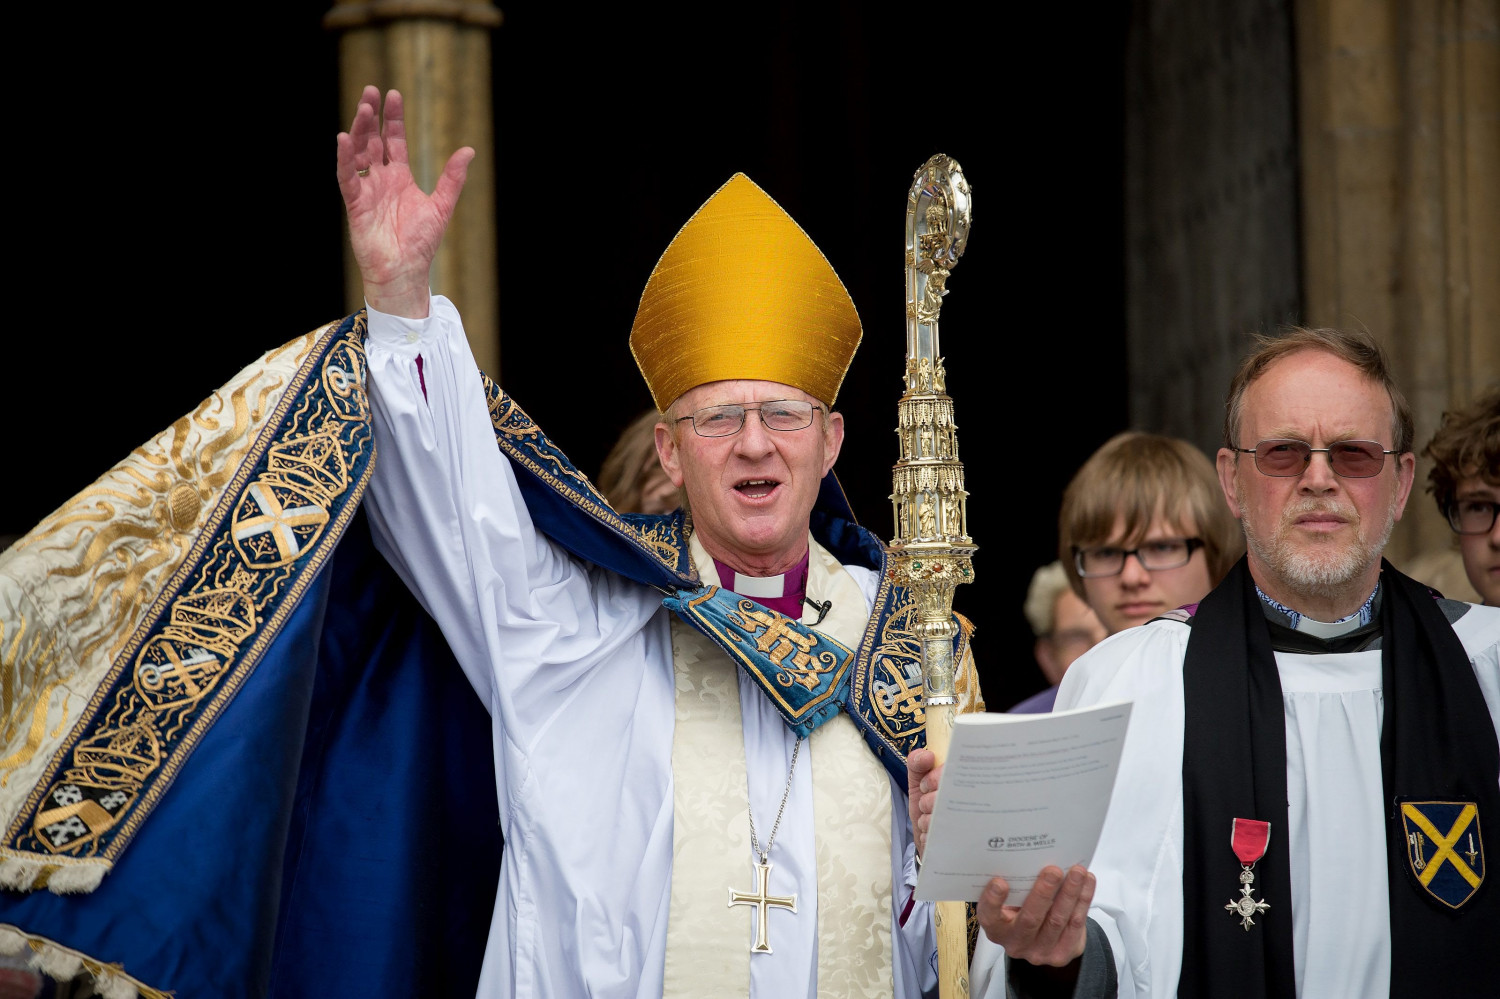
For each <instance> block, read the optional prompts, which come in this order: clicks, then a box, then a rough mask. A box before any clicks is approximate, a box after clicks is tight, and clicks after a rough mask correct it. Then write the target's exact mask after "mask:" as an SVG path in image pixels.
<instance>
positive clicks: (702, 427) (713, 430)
mask: <svg viewBox="0 0 1500 999" xmlns="http://www.w3.org/2000/svg"><path fill="white" fill-rule="evenodd" d="M822 408H823V407H822V406H819V405H816V404H814V403H811V402H803V401H802V400H801V399H772V400H771V401H770V402H762V403H759V404H757V405H754V406H742V405H732V406H709V407H708V408H707V409H700V410H698V411H697V412H696V413H692V414H691V415H688V416H680V417H678V418H677V422H678V423H681V422H682V421H684V420H692V421H693V430H694V432H695V433H697V435H698V436H699V437H732V436H734V435H735V434H737V433H739V432H740V430H741V428H743V427H744V426H745V414H746V413H759V414H760V422H761V423H764V424H765V425H766V429H767V430H781V431H788V430H803V429H806V428H807V427H809V426H811V425H812V418H813V413H815V412H816V411H818V410H820V409H822Z"/></svg>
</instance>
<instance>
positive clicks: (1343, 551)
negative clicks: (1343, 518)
mask: <svg viewBox="0 0 1500 999" xmlns="http://www.w3.org/2000/svg"><path fill="white" fill-rule="evenodd" d="M1236 499H1238V500H1239V504H1240V508H1241V509H1244V507H1245V500H1244V496H1243V495H1237V496H1236ZM1317 509H1327V507H1326V505H1318V504H1305V505H1300V506H1297V507H1294V508H1292V509H1291V510H1289V511H1287V512H1286V513H1285V514H1284V515H1283V517H1282V528H1283V529H1284V528H1286V527H1289V526H1290V521H1291V520H1292V519H1293V518H1295V517H1296V516H1298V515H1300V514H1302V513H1304V512H1309V511H1311V510H1317ZM1338 512H1340V513H1343V514H1345V515H1348V514H1354V515H1355V516H1358V513H1357V511H1355V510H1354V509H1353V508H1352V507H1349V508H1345V507H1342V506H1340V507H1339V508H1338ZM1240 526H1241V527H1243V528H1244V530H1245V547H1246V548H1248V549H1249V550H1250V553H1251V554H1252V555H1254V556H1255V557H1256V558H1257V559H1259V560H1260V561H1261V562H1262V563H1263V564H1264V565H1265V566H1266V567H1267V568H1268V569H1270V570H1271V572H1272V573H1274V574H1275V575H1276V576H1277V577H1278V578H1280V579H1282V580H1284V581H1285V583H1286V584H1287V587H1288V588H1289V589H1291V590H1292V591H1293V592H1294V593H1303V594H1306V595H1308V596H1312V597H1320V598H1326V597H1331V596H1337V595H1339V594H1340V593H1342V591H1343V590H1344V589H1345V588H1346V587H1347V586H1348V585H1349V584H1350V583H1351V582H1353V581H1354V580H1356V579H1358V578H1359V577H1360V576H1361V575H1363V574H1364V573H1365V572H1366V571H1367V570H1368V569H1369V568H1370V566H1372V565H1374V564H1375V563H1376V562H1378V561H1379V560H1380V556H1381V553H1383V552H1384V551H1385V546H1386V543H1387V542H1388V541H1390V539H1391V532H1392V531H1393V530H1394V529H1395V527H1396V500H1395V498H1394V497H1392V499H1391V505H1390V508H1389V509H1388V510H1387V511H1386V517H1385V523H1384V524H1383V525H1382V527H1381V532H1380V538H1379V539H1378V540H1377V541H1376V542H1375V543H1374V544H1371V543H1370V539H1369V538H1368V537H1367V536H1366V534H1365V528H1366V524H1365V522H1364V521H1363V520H1356V521H1355V522H1354V540H1353V541H1352V542H1351V543H1349V544H1346V545H1342V546H1340V547H1337V548H1332V547H1329V548H1322V549H1317V548H1313V549H1308V548H1299V547H1297V546H1294V545H1292V544H1291V543H1290V542H1288V541H1286V540H1285V539H1283V538H1282V537H1280V536H1279V531H1278V535H1277V536H1276V537H1272V538H1269V539H1267V538H1261V537H1258V536H1257V535H1256V533H1255V530H1254V528H1252V527H1251V525H1250V521H1249V518H1248V517H1247V518H1242V519H1241V521H1240Z"/></svg>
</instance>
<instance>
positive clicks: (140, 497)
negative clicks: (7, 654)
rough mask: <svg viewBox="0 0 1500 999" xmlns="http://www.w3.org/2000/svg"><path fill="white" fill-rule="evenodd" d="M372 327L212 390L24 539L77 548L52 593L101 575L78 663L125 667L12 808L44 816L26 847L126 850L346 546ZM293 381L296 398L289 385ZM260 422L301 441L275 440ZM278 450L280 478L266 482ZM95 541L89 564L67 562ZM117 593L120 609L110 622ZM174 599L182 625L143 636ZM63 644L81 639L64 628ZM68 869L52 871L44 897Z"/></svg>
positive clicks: (42, 877) (364, 444)
mask: <svg viewBox="0 0 1500 999" xmlns="http://www.w3.org/2000/svg"><path fill="white" fill-rule="evenodd" d="M336 327H337V324H331V325H329V326H327V327H324V328H323V329H321V330H317V331H314V332H313V333H311V334H308V335H307V336H306V337H303V338H301V339H300V340H299V341H294V342H293V344H291V345H289V346H288V347H287V348H283V349H282V350H280V351H276V352H272V353H271V354H268V355H267V359H269V358H272V357H283V358H285V357H287V355H288V353H289V352H290V354H291V355H292V357H291V359H292V360H294V361H295V363H297V364H298V365H299V366H300V365H302V364H304V363H305V361H304V359H305V358H306V356H307V353H308V352H309V351H310V350H311V349H312V348H314V347H315V346H317V344H318V343H319V342H320V341H321V340H322V338H323V337H324V336H326V335H331V334H332V333H333V331H334V330H335V329H336ZM362 329H363V326H362V323H360V322H356V324H355V328H354V330H353V331H351V333H349V334H346V336H345V337H344V338H341V341H340V342H339V343H336V344H333V345H331V346H330V347H329V349H328V351H327V353H326V354H325V355H324V357H323V358H322V359H321V361H320V364H319V369H318V370H317V371H313V372H309V373H308V374H306V375H304V374H302V373H300V372H297V371H287V370H282V371H279V372H263V371H260V370H257V371H255V372H252V373H251V375H250V376H249V377H248V378H247V379H246V381H245V383H243V384H238V385H235V386H232V387H230V388H227V389H226V390H224V391H222V392H220V393H218V394H216V395H215V396H212V397H210V399H208V400H206V401H205V402H204V403H203V404H202V405H200V406H199V407H198V409H197V410H196V411H195V412H194V413H193V414H192V416H191V417H185V418H184V419H182V420H179V421H177V423H175V424H174V425H173V427H172V429H171V430H169V431H168V432H167V433H166V434H164V435H162V436H161V437H159V438H158V439H157V440H156V441H154V442H152V443H151V444H148V445H147V446H145V447H142V448H140V449H137V450H136V451H135V452H134V453H133V454H132V455H131V457H130V458H129V459H127V461H126V462H124V463H122V464H121V465H120V466H117V467H116V469H114V470H113V471H112V472H111V473H109V474H107V475H106V476H105V477H104V478H103V479H101V480H100V483H99V484H96V488H94V489H92V490H88V491H85V492H84V493H81V494H80V495H79V497H78V498H76V499H75V501H73V502H72V503H71V504H70V505H69V506H68V507H66V508H64V510H63V511H62V512H61V513H60V514H59V515H58V516H56V517H54V518H53V519H52V520H50V521H48V522H46V523H44V524H43V525H41V527H39V528H38V529H37V530H36V531H34V532H33V533H32V534H31V535H28V537H27V538H26V539H24V540H23V544H24V545H26V546H27V547H28V548H29V549H30V550H31V551H33V552H36V551H42V552H44V553H48V554H50V553H54V552H55V553H61V555H62V557H60V558H59V557H54V558H53V559H52V561H54V562H55V563H57V565H56V567H55V568H53V569H51V570H49V573H48V577H49V579H48V583H47V586H48V587H49V590H50V588H51V587H52V586H53V583H52V582H51V580H53V579H56V578H58V577H84V579H85V580H86V582H85V584H84V585H85V587H86V589H85V590H84V591H82V592H83V593H84V595H85V596H86V597H87V600H86V606H84V608H83V609H82V610H80V611H77V612H76V613H73V614H72V615H71V616H70V617H69V618H67V620H66V621H65V622H62V623H64V624H67V625H74V624H82V625H84V626H85V627H84V628H83V629H80V630H81V631H83V637H82V638H81V639H80V640H79V641H81V643H82V653H81V654H80V653H78V652H77V651H75V653H74V659H75V660H79V661H81V659H82V657H83V656H88V657H90V661H93V662H97V658H98V653H99V650H100V648H101V646H103V645H105V644H106V643H107V644H108V645H109V646H110V650H109V655H110V659H109V662H108V663H107V664H106V672H105V674H104V675H103V676H102V677H100V678H99V679H98V680H94V681H92V682H90V683H89V685H88V687H87V688H85V689H92V690H93V691H94V692H93V695H92V697H91V698H90V700H89V703H88V705H87V707H86V708H85V709H84V714H85V716H86V717H89V718H90V721H89V725H88V726H87V727H84V726H80V727H79V729H77V730H76V731H75V733H74V734H72V735H70V736H69V740H68V741H70V742H73V743H74V744H73V745H72V748H71V752H70V751H69V749H68V745H67V742H65V743H64V744H63V746H62V747H60V748H58V749H56V750H53V749H51V748H50V747H49V757H50V759H51V760H52V762H51V763H50V764H49V766H48V768H47V770H46V771H45V772H44V773H43V774H42V775H41V779H40V780H39V781H38V782H37V783H36V784H35V785H34V787H33V788H32V790H31V792H30V794H29V795H28V796H27V798H26V800H25V802H24V803H22V805H21V808H20V810H19V812H18V813H12V815H13V816H14V817H15V818H16V819H18V820H19V819H21V818H22V817H23V816H26V817H29V819H30V821H29V823H28V825H27V827H25V828H27V829H28V830H29V833H30V836H31V842H30V843H28V842H25V837H22V838H21V839H17V836H18V834H20V833H21V831H22V829H21V828H20V827H19V822H18V823H17V824H16V825H13V826H12V827H11V829H10V831H9V832H8V834H7V836H8V842H7V846H8V847H9V848H12V849H19V850H22V851H31V850H35V849H36V848H37V847H38V846H39V847H40V848H42V849H44V850H45V851H49V852H51V853H54V854H59V855H61V854H69V855H72V856H74V857H92V856H96V855H97V856H100V857H103V858H104V859H105V860H112V859H113V858H114V857H116V856H117V855H118V854H119V852H120V851H121V850H123V848H124V846H125V844H126V842H128V837H129V836H130V834H131V833H133V832H134V830H135V829H136V828H138V826H139V824H140V822H142V821H144V818H145V816H146V815H147V814H149V812H150V809H151V807H153V806H154V804H155V803H156V801H157V800H158V799H159V797H160V795H161V794H162V793H164V790H165V788H166V787H168V786H170V782H171V780H172V778H173V776H175V774H176V772H177V770H178V769H179V768H180V767H181V765H182V763H183V762H184V761H185V759H186V758H187V757H188V756H189V755H190V753H191V751H192V748H193V746H194V745H195V744H196V742H197V740H198V739H199V738H201V735H202V733H203V732H205V731H206V730H207V729H208V727H209V726H211V725H212V723H213V721H214V719H215V718H216V717H217V715H218V713H219V712H220V711H221V710H223V708H224V706H225V705H226V704H227V703H228V701H229V699H230V698H231V697H232V696H233V694H234V693H235V691H236V690H237V689H238V688H239V686H240V685H242V684H243V682H244V680H245V678H246V675H247V674H248V669H240V668H239V667H241V666H243V665H245V664H249V663H254V662H256V661H258V659H259V657H260V655H261V654H262V653H263V652H264V651H265V649H266V647H267V646H268V645H269V643H270V641H271V639H272V638H273V637H274V635H275V633H276V632H277V631H278V630H279V626H280V624H281V622H283V621H284V620H285V619H286V617H287V615H288V614H290V613H291V612H292V610H293V609H294V608H295V607H296V605H297V601H298V598H299V597H300V595H301V593H302V592H303V591H304V590H305V589H306V587H307V586H308V585H310V583H311V581H312V580H313V579H314V578H315V577H316V575H317V570H318V567H319V566H320V565H321V563H322V562H323V561H324V559H325V558H326V557H327V555H328V547H329V546H328V545H326V544H322V545H320V539H321V538H324V537H336V536H337V534H338V531H339V530H340V529H342V527H343V525H344V524H346V523H347V522H348V520H349V518H350V517H352V516H353V515H354V512H355V510H356V508H357V505H358V500H359V497H360V495H361V494H362V493H363V490H364V480H363V478H361V479H360V480H359V481H358V482H356V483H354V484H353V485H354V488H352V489H351V488H350V487H351V483H350V473H349V469H350V467H352V463H354V462H363V456H364V455H365V453H366V451H367V449H369V448H371V447H372V446H373V441H372V439H371V437H370V431H369V425H368V410H367V400H366V397H365V395H364V388H363V384H362V380H363V377H364V362H363V349H362V347H361V346H360V344H359V343H358V341H357V340H352V339H350V337H354V336H358V335H359V333H360V331H361V330H362ZM262 363H263V364H267V363H269V360H267V361H263V362H262ZM283 363H285V362H283ZM290 385H295V386H297V391H295V392H286V391H284V389H286V387H288V386H290ZM316 389H323V390H326V391H317V390H316ZM277 393H280V394H279V396H278V395H277ZM273 399H274V400H275V406H274V409H273V408H272V407H271V406H270V405H269V403H270V402H271V401H272V400H273ZM257 420H264V421H266V423H265V426H269V427H277V428H282V427H284V428H286V431H284V432H288V433H290V434H291V435H290V436H287V437H283V438H281V439H280V440H272V439H268V437H267V434H266V433H265V427H264V426H262V427H253V426H252V422H253V421H257ZM220 429H223V430H224V432H223V433H215V432H216V431H218V430H220ZM262 453H263V454H264V455H265V462H266V464H265V468H264V471H262V472H261V473H260V474H259V475H258V476H256V478H255V480H254V481H253V482H252V481H249V480H250V476H251V474H252V472H253V471H254V469H255V468H256V466H257V461H258V460H259V459H258V455H259V454H262ZM132 483H133V484H134V485H133V486H132ZM341 496H342V498H343V502H342V504H341V505H340V506H339V507H338V509H337V514H336V516H335V515H334V514H333V512H332V510H333V505H334V502H335V500H336V499H338V498H339V497H341ZM209 510H212V513H209V514H208V516H207V519H206V520H205V519H204V517H205V513H206V511H209ZM331 518H333V519H332V521H331ZM330 528H332V529H331V530H330ZM79 546H83V547H82V557H81V558H80V557H78V556H76V555H74V556H69V555H68V553H69V552H71V551H76V550H77V549H78V548H79ZM293 562H300V566H299V567H294V566H293V565H292V563H293ZM163 573H169V574H170V575H171V578H170V579H163V578H162V574H163ZM148 581H149V582H150V584H151V585H147V582H148ZM105 599H108V600H109V601H110V603H111V607H110V610H111V611H112V613H102V611H103V609H104V608H103V605H102V601H104V600H105ZM167 600H170V601H171V603H170V607H169V609H168V611H169V612H168V615H167V623H166V624H165V625H163V626H161V628H160V630H158V631H148V630H147V629H146V628H144V627H142V625H143V624H145V623H147V622H150V621H153V620H155V619H157V617H158V615H159V614H160V613H161V610H162V605H163V603H164V602H165V601H167ZM68 602H69V603H72V604H73V606H76V605H77V602H76V601H74V600H69V601H68ZM69 609H70V610H71V608H69ZM101 618H102V619H104V620H102V621H101V620H100V619H101ZM90 625H92V626H94V629H95V630H94V631H92V632H88V631H87V630H86V629H87V627H88V626H90ZM3 627H4V622H0V629H3ZM53 634H54V635H64V632H63V631H62V629H61V628H59V626H58V625H57V624H54V625H53ZM231 667H235V668H236V669H237V671H236V672H231ZM127 668H128V669H129V675H128V677H122V676H121V674H122V672H123V671H124V670H126V669H127ZM91 669H97V667H91ZM121 680H123V681H124V682H123V683H121V682H120V681H121ZM111 692H112V693H111ZM189 725H191V726H192V728H191V730H187V726H189ZM60 730H61V726H59V733H60ZM75 740H76V741H75ZM35 751H36V750H34V749H33V750H32V752H33V753H34V752H35ZM59 770H61V774H60V775H59ZM111 830H114V836H113V838H112V839H110V840H109V841H107V844H106V845H103V846H101V843H103V842H104V841H103V840H101V837H102V836H103V835H104V834H105V833H106V832H109V831H111ZM33 844H34V845H33ZM51 869H55V868H54V867H52V866H43V867H41V868H40V869H39V872H38V875H37V876H36V878H35V879H34V881H33V884H32V886H31V887H41V886H42V885H44V884H45V883H46V881H47V879H48V878H49V877H50V873H49V871H50V870H51Z"/></svg>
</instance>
